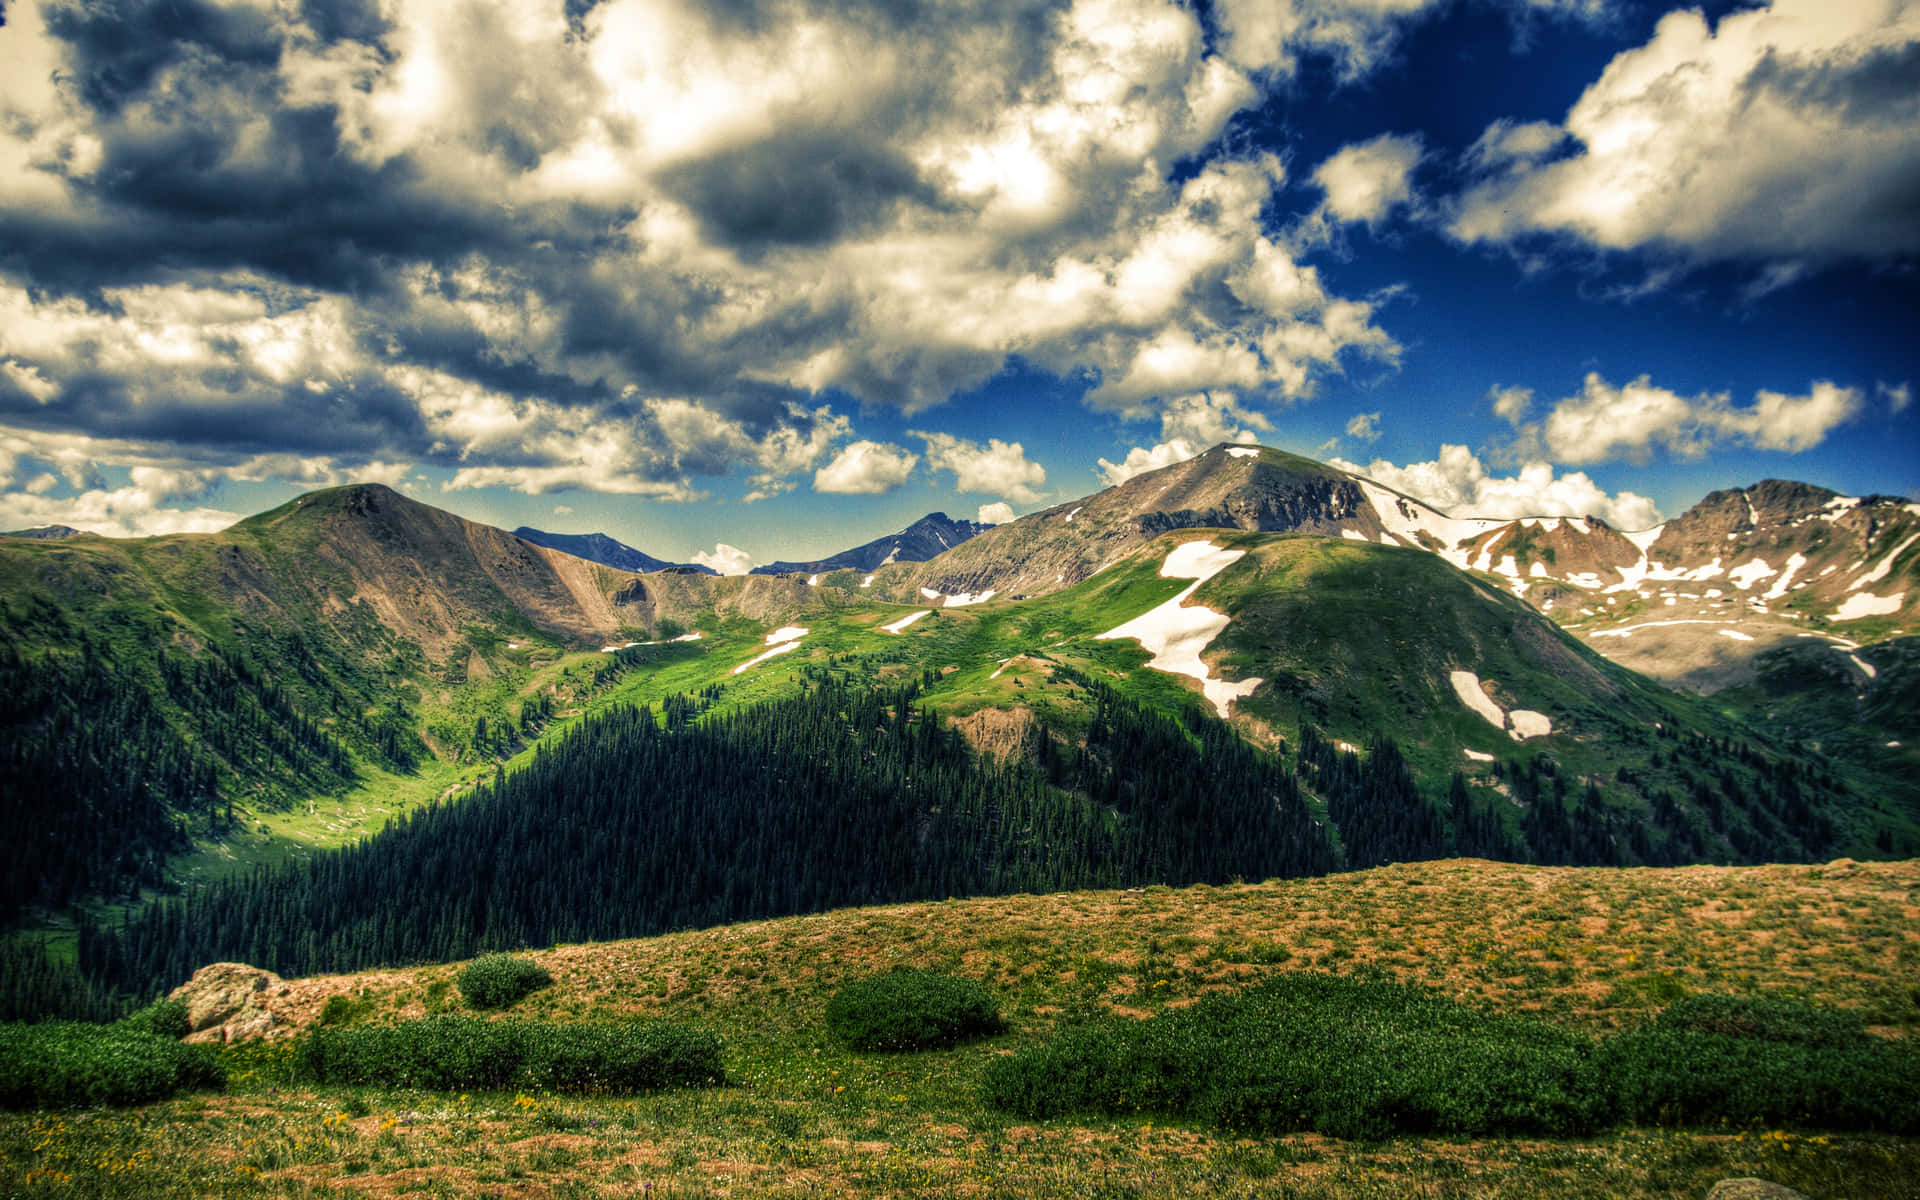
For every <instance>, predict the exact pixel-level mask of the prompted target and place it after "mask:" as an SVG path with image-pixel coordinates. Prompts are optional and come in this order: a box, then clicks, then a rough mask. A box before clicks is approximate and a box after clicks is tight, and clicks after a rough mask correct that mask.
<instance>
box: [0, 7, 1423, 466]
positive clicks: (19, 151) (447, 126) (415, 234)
mask: <svg viewBox="0 0 1920 1200" xmlns="http://www.w3.org/2000/svg"><path fill="white" fill-rule="evenodd" d="M1228 7H1229V8H1231V9H1233V10H1234V11H1230V12H1227V13H1225V14H1224V18H1225V19H1224V21H1223V30H1224V33H1223V37H1224V42H1225V44H1228V45H1230V46H1231V48H1232V49H1231V52H1230V53H1221V52H1217V51H1216V49H1210V47H1209V42H1208V35H1207V33H1206V32H1205V30H1203V27H1202V25H1201V22H1200V21H1199V19H1197V18H1196V16H1195V15H1194V14H1193V12H1191V11H1190V10H1189V9H1188V8H1187V7H1185V6H1183V5H1180V4H1176V3H1173V2H1172V0H1073V2H1072V3H1068V4H1061V3H1055V2H1053V0H1005V2H1004V3H994V4H980V5H939V6H901V5H896V4H890V3H880V2H875V3H871V4H868V3H863V2H861V0H853V2H851V3H845V4H835V5H827V4H824V3H810V2H804V0H802V2H796V3H793V4H786V5H780V6H760V7H747V6H735V5H706V4H695V3H691V2H683V0H605V2H603V3H598V4H573V3H569V4H561V3H558V2H555V3H517V2H510V0H476V2H474V3H470V4H460V5H446V4H440V3H436V2H433V0H394V2H393V3H391V4H386V5H382V6H378V7H375V6H367V5H359V4H351V3H347V2H346V0H338V2H313V3H306V4H300V5H292V4H266V3H257V4H256V3H248V2H242V3H216V2H215V0H126V2H125V3H120V4H114V5H92V4H83V3H79V2H77V0H27V2H26V3H21V4H16V5H12V6H9V10H8V14H7V15H8V26H7V36H8V39H9V42H10V56H11V57H12V61H13V62H14V63H16V64H18V65H19V67H20V68H21V69H19V70H10V71H9V72H8V77H7V79H6V80H4V81H0V246H5V247H7V253H6V255H5V257H4V258H0V310H4V311H0V420H7V421H11V422H13V423H16V424H20V425H22V426H30V427H33V428H37V429H41V430H45V431H49V432H51V431H66V432H73V433H84V434H92V435H104V434H106V433H107V432H108V431H112V433H113V434H114V435H116V436H123V437H129V438H152V439H155V440H156V441H164V442H165V443H166V444H168V445H169V446H171V447H172V448H173V449H174V450H175V451H177V452H178V453H179V454H181V455H185V456H188V457H192V458H194V459H196V460H197V461H202V462H209V463H211V462H223V461H227V460H230V459H231V458H233V457H234V456H236V455H243V454H249V453H252V454H260V453H267V452H277V453H286V454H293V455H296V456H315V455H321V456H326V457H328V458H329V459H330V460H333V461H336V462H339V463H342V464H346V465H348V466H352V465H353V464H355V463H371V462H373V461H375V460H376V459H377V458H378V457H380V456H382V455H395V456H399V457H402V458H405V459H406V460H408V461H412V462H419V463H423V464H428V465H433V466H438V467H442V468H445V469H447V470H449V471H452V472H453V473H454V474H453V477H452V482H451V485H450V486H452V487H454V488H457V489H462V488H476V487H511V488H517V489H519V490H521V491H524V492H529V493H536V494H537V493H544V492H551V491H555V490H559V489H564V488H582V489H592V490H597V491H603V492H613V493H618V494H625V495H635V496H645V497H650V498H655V499H661V500H691V499H697V498H699V497H700V496H702V495H705V494H707V491H708V488H709V486H710V485H709V483H708V481H710V480H712V479H716V478H719V477H724V476H729V475H738V476H741V477H743V478H744V479H745V480H746V486H747V487H748V489H750V491H749V494H750V497H758V496H765V495H773V494H776V493H778V492H781V491H784V490H787V489H790V488H791V487H793V486H794V485H795V484H794V480H795V479H796V478H803V477H804V476H805V474H806V473H810V472H811V473H824V478H825V480H826V482H827V483H828V484H829V485H832V484H834V483H835V482H836V481H840V480H842V479H843V478H850V477H843V475H842V474H840V473H835V472H833V471H832V470H831V468H830V467H823V465H822V464H830V463H838V464H841V465H842V466H843V468H844V469H847V470H850V469H851V468H850V467H848V466H847V465H846V464H847V460H845V459H844V453H845V452H846V451H847V450H848V445H847V443H848V442H849V441H850V440H852V439H853V438H854V433H853V430H852V427H851V425H850V423H848V422H847V421H846V420H845V419H844V418H839V417H836V416H833V415H832V414H831V412H830V411H829V410H828V408H827V407H826V405H825V404H824V402H823V400H822V398H821V396H820V393H822V392H823V391H826V390H829V389H833V390H838V391H840V392H844V393H848V394H850V395H852V396H854V397H856V398H858V399H859V400H860V401H862V402H863V403H867V404H873V405H884V406H890V407H894V408H898V409H902V410H905V411H908V412H919V411H924V410H926V409H929V408H932V407H934V406H936V405H939V404H941V403H943V402H944V401H945V400H946V399H947V398H948V397H949V396H950V395H952V394H953V393H954V392H955V391H956V390H959V389H963V388H967V387H970V386H973V385H976V384H978V383H980V382H981V381H983V380H985V379H987V378H989V377H991V376H992V375H993V374H994V373H995V372H997V371H999V370H1000V369H1002V367H1003V366H1004V364H1005V363H1006V362H1007V360H1008V358H1009V357H1010V356H1019V357H1020V358H1021V359H1022V360H1023V361H1026V362H1028V363H1031V364H1033V365H1035V366H1037V367H1039V368H1041V369H1044V370H1047V371H1051V372H1054V373H1055V374H1058V375H1060V376H1062V377H1076V378H1078V377H1084V378H1087V379H1089V380H1092V381H1095V384H1096V386H1094V388H1093V389H1092V391H1091V393H1090V402H1091V403H1093V404H1094V405H1096V406H1097V407H1100V408H1103V409H1107V410H1111V411H1116V412H1121V413H1125V414H1128V415H1130V416H1151V415H1152V414H1153V413H1154V412H1156V411H1157V410H1158V408H1159V407H1160V406H1161V405H1163V404H1164V403H1165V402H1166V401H1167V399H1168V398H1169V397H1178V396H1182V395H1185V394H1188V393H1191V392H1196V391H1203V390H1208V389H1233V390H1236V391H1238V392H1241V393H1243V394H1247V395H1254V396H1270V397H1273V398H1276V399H1284V398H1293V397H1300V396H1305V395H1308V394H1310V393H1311V392H1312V391H1313V389H1314V386H1315V384H1316V381H1317V380H1318V379H1319V378H1321V377H1323V376H1325V375H1326V374H1328V373H1331V372H1337V371H1339V370H1341V369H1342V366H1343V363H1344V362H1345V361H1346V360H1347V359H1349V358H1351V357H1354V356H1371V357H1375V358H1379V359H1382V360H1385V361H1391V360H1392V359H1393V357H1394V355H1395V354H1396V353H1397V349H1398V348H1397V346H1396V345H1395V343H1394V341H1393V339H1392V338H1391V337H1389V336H1388V335H1387V334H1386V333H1385V332H1384V331H1383V330H1382V329H1381V328H1380V327H1379V326H1378V324H1377V323H1376V321H1375V314H1374V311H1373V307H1372V305H1371V303H1370V302H1368V301H1367V300H1365V299H1356V298H1351V297H1343V296H1340V295H1338V294H1336V293H1335V292H1333V291H1332V290H1331V289H1329V288H1328V287H1327V286H1326V285H1325V284H1324V283H1323V282H1322V281H1321V280H1320V278H1319V276H1318V275H1317V273H1316V272H1315V271H1314V270H1313V269H1312V268H1311V267H1310V266H1306V265H1303V264H1302V263H1300V262H1299V261H1298V260H1297V258H1296V256H1295V254H1294V253H1293V252H1292V251H1290V250H1289V249H1288V248H1286V247H1285V246H1283V245H1281V244H1279V243H1277V242H1275V241H1274V240H1273V239H1271V238H1269V237H1268V236H1267V235H1266V234H1265V233H1264V232H1263V229H1262V223H1261V210H1262V207H1263V206H1264V205H1265V204H1267V203H1268V201H1269V199H1270V197H1271V196H1272V195H1273V193H1274V191H1275V189H1276V188H1278V187H1280V186H1282V184H1283V183H1284V180H1285V173H1284V170H1283V169H1282V167H1281V165H1280V161H1279V160H1278V159H1277V158H1275V157H1272V156H1267V155H1255V154H1230V153H1223V152H1222V151H1221V150H1220V148H1219V144H1218V139H1219V138H1220V136H1221V134H1222V132H1223V131H1224V130H1225V129H1226V128H1227V124H1228V122H1229V120H1230V119H1231V118H1232V117H1233V116H1234V114H1235V113H1236V112H1239V111H1240V110H1242V109H1243V108H1245V107H1247V106H1248V105H1250V104H1253V103H1255V102H1256V101H1257V100H1258V99H1259V98H1260V97H1261V95H1262V94H1263V89H1265V88H1266V87H1268V86H1270V85H1271V82H1272V81H1273V80H1274V79H1275V78H1277V77H1279V75H1281V74H1283V73H1284V72H1285V71H1287V70H1289V69H1291V65H1292V63H1293V62H1294V60H1295V58H1294V56H1295V55H1296V53H1299V52H1303V51H1305V52H1313V53H1325V54H1333V55H1336V56H1339V57H1341V58H1342V59H1343V61H1347V62H1349V63H1352V64H1360V63H1364V62H1371V61H1373V58H1374V56H1375V49H1373V48H1376V47H1378V46H1384V45H1385V44H1387V42H1388V41H1390V39H1391V27H1392V26H1393V24H1394V19H1393V18H1389V17H1381V18H1379V19H1375V18H1374V17H1371V16H1368V15H1367V7H1368V6H1365V5H1353V6H1344V7H1343V6H1341V5H1337V4H1334V5H1326V6H1322V7H1324V8H1325V10H1326V14H1334V15H1332V16H1327V15H1326V14H1322V15H1321V16H1315V17H1313V18H1312V19H1306V18H1305V17H1302V19H1299V20H1289V21H1286V22H1282V23H1281V24H1279V25H1273V24H1271V23H1268V24H1266V25H1261V24H1260V23H1259V21H1258V20H1256V16H1257V14H1254V13H1253V12H1252V11H1251V10H1248V11H1240V10H1239V9H1240V6H1228ZM1415 7H1417V6H1415ZM1341 14H1345V15H1341ZM1176 163H1191V164H1193V165H1192V166H1191V167H1190V168H1189V169H1183V170H1181V171H1178V172H1176V171H1175V170H1174V169H1173V168H1174V166H1175V164H1176ZM1339 186H1340V187H1342V188H1343V189H1344V188H1345V187H1346V185H1345V184H1344V183H1343V184H1341V185H1339ZM1341 194H1342V195H1346V194H1347V191H1345V190H1343V191H1342V193H1341ZM892 461H894V462H896V463H897V462H898V461H899V460H898V459H897V457H896V458H895V459H894V460H892ZM877 478H879V477H878V476H869V477H868V480H869V483H872V482H873V481H874V480H875V479H877ZM1015 486H1018V487H1024V488H1026V489H1027V490H1028V491H1029V492H1030V491H1031V490H1032V488H1033V487H1034V486H1036V485H1034V484H1032V483H1031V482H1028V483H1024V484H1016V485H1015ZM1006 494H1007V495H1009V496H1010V497H1015V498H1017V495H1016V493H1014V492H1008V493H1006Z"/></svg>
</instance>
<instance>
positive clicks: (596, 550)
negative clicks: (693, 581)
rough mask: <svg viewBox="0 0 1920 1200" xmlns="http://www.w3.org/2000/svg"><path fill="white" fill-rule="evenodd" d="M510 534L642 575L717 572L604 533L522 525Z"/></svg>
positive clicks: (535, 543) (548, 547)
mask: <svg viewBox="0 0 1920 1200" xmlns="http://www.w3.org/2000/svg"><path fill="white" fill-rule="evenodd" d="M513 536H515V537H517V538H520V539H522V540H523V541H529V542H532V543H533V544H534V545H536V546H545V547H546V548H547V549H549V550H558V551H560V552H561V553H563V554H571V555H573V556H574V557H575V558H584V559H586V560H587V561H588V562H597V563H600V564H601V565H602V566H608V567H612V568H614V569H615V570H619V571H632V572H633V573H635V574H637V575H644V574H648V573H651V572H654V571H669V570H671V571H693V572H695V573H698V574H703V575H718V574H719V572H718V571H716V570H714V569H713V568H712V567H709V566H704V565H702V564H699V563H677V562H668V561H667V560H666V559H663V558H655V557H654V556H653V555H651V554H648V553H647V552H646V551H644V550H636V549H634V548H633V547H632V546H629V545H627V544H626V543H625V542H622V541H619V540H617V539H615V538H613V537H610V536H608V535H607V534H604V533H549V532H548V531H546V530H544V529H535V528H533V526H531V525H522V526H520V527H519V528H518V529H515V530H514V531H513Z"/></svg>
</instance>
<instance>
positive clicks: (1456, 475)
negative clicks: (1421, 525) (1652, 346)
mask: <svg viewBox="0 0 1920 1200" xmlns="http://www.w3.org/2000/svg"><path fill="white" fill-rule="evenodd" d="M1329 461H1330V462H1331V464H1332V465H1333V466H1336V467H1338V468H1340V469H1341V470H1343V471H1351V472H1353V473H1354V474H1357V475H1365V476H1367V477H1368V478H1369V479H1374V480H1377V481H1378V482H1380V483H1383V484H1385V485H1387V486H1388V487H1390V488H1392V489H1394V490H1395V491H1398V492H1402V493H1404V494H1406V495H1409V496H1412V497H1413V498H1414V499H1416V500H1422V501H1425V502H1426V503H1428V504H1431V505H1432V506H1433V507H1435V508H1437V509H1439V510H1440V511H1441V512H1443V513H1446V514H1448V515H1449V516H1456V517H1496V518H1509V519H1510V518H1515V517H1598V518H1600V519H1601V520H1603V521H1605V522H1606V523H1607V524H1609V525H1611V526H1613V527H1614V528H1616V529H1626V530H1638V529H1651V528H1652V527H1653V526H1655V525H1658V524H1659V523H1660V520H1661V517H1660V510H1659V509H1657V508H1655V507H1654V504H1653V501H1651V500H1649V499H1647V498H1646V497H1645V496H1641V495H1637V494H1635V493H1633V492H1629V491H1622V492H1619V493H1617V494H1613V495H1610V494H1608V493H1607V492H1606V491H1605V490H1603V489H1602V488H1601V487H1600V486H1599V485H1598V484H1596V483H1594V481H1593V480H1592V479H1591V478H1589V477H1588V476H1587V474H1586V473H1585V472H1583V471H1575V472H1573V473H1571V474H1567V475H1557V474H1555V472H1554V469H1553V467H1552V466H1551V465H1550V464H1548V463H1544V462H1530V463H1527V464H1526V465H1524V466H1522V467H1521V468H1520V470H1519V471H1518V472H1516V473H1515V474H1513V475H1507V476H1496V475H1491V474H1489V473H1488V471H1487V468H1486V466H1485V464H1483V463H1482V462H1481V461H1480V459H1479V457H1478V456H1477V455H1475V454H1474V453H1473V452H1472V451H1471V450H1469V449H1468V448H1467V447H1465V446H1456V445H1443V446H1441V447H1440V457H1439V458H1437V459H1434V460H1433V461H1431V462H1422V463H1409V464H1407V465H1406V466H1404V467H1401V466H1395V465H1394V464H1393V463H1391V462H1388V461H1387V460H1386V459H1378V458H1377V459H1375V460H1373V461H1372V462H1371V463H1368V464H1366V465H1365V466H1362V465H1360V464H1359V463H1354V462H1348V461H1346V460H1345V459H1339V458H1335V459H1331V460H1329Z"/></svg>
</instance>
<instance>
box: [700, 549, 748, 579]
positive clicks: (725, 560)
mask: <svg viewBox="0 0 1920 1200" xmlns="http://www.w3.org/2000/svg"><path fill="white" fill-rule="evenodd" d="M690 561H692V562H695V563H698V564H699V565H700V566H703V567H712V568H713V569H714V570H716V571H718V572H720V573H721V574H722V575H745V574H746V573H747V572H748V571H751V570H752V569H753V555H751V554H748V553H747V552H746V551H745V550H742V549H741V548H740V547H738V546H729V545H727V544H726V543H725V542H716V543H714V546H713V549H712V550H696V551H694V552H693V558H692V559H691V560H690Z"/></svg>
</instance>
